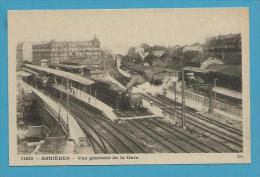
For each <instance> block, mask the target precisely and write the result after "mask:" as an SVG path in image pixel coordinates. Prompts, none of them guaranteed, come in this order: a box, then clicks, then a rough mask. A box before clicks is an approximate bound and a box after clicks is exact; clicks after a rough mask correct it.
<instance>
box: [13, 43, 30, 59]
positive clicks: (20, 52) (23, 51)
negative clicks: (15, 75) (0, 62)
mask: <svg viewBox="0 0 260 177" xmlns="http://www.w3.org/2000/svg"><path fill="white" fill-rule="evenodd" d="M16 60H19V61H25V60H27V61H32V44H31V43H29V42H20V43H18V44H17V46H16Z"/></svg>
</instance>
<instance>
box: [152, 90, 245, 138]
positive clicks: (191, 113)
mask: <svg viewBox="0 0 260 177" xmlns="http://www.w3.org/2000/svg"><path fill="white" fill-rule="evenodd" d="M157 97H158V98H160V99H161V100H164V101H165V100H166V101H167V102H168V103H169V104H176V103H175V101H174V100H172V99H170V98H168V97H165V96H163V95H158V96H157ZM177 105H178V106H181V103H178V102H177ZM186 110H188V111H189V114H190V115H193V116H195V117H199V118H200V119H202V120H204V121H206V122H208V123H211V124H213V125H216V126H218V127H221V128H222V129H224V130H226V131H229V132H231V133H234V134H236V135H238V136H243V131H242V130H240V129H237V128H235V127H231V126H228V125H227V124H224V123H222V122H220V121H217V120H215V119H212V118H210V117H207V116H205V115H202V114H198V113H196V110H194V109H192V108H190V107H187V106H186Z"/></svg>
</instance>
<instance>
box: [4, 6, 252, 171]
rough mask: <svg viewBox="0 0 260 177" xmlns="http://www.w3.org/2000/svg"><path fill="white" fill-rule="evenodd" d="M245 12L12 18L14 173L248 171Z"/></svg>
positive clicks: (46, 13) (15, 13)
mask: <svg viewBox="0 0 260 177" xmlns="http://www.w3.org/2000/svg"><path fill="white" fill-rule="evenodd" d="M248 13H249V11H248V8H193V9H192V8H178V9H175V8H169V9H120V10H112V9H103V10H101V9H96V10H87V9H85V10H83V9H82V10H11V11H8V66H9V71H8V73H9V80H8V82H9V84H8V86H9V143H10V144H9V147H10V149H9V164H10V165H11V166H31V165H41V166H44V165H123V164H207V163H250V162H251V153H250V105H249V103H250V101H249V94H250V93H249V91H250V83H249V78H250V77H249V73H250V70H249V16H248Z"/></svg>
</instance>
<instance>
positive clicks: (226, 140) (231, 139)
mask: <svg viewBox="0 0 260 177" xmlns="http://www.w3.org/2000/svg"><path fill="white" fill-rule="evenodd" d="M148 98H149V99H150V100H152V101H153V102H154V103H157V104H158V105H164V104H165V100H160V99H157V97H154V96H151V95H149V96H148ZM163 101H164V102H163ZM166 104H169V103H167V102H166ZM161 107H164V106H161ZM172 109H173V108H171V109H167V112H168V113H170V114H172V115H174V111H173V110H172ZM177 117H178V118H180V119H181V112H180V111H177ZM186 121H187V123H188V124H187V126H188V127H189V128H190V129H192V130H195V131H196V132H200V133H201V132H204V134H205V135H206V136H208V137H209V138H212V139H214V140H215V141H217V142H219V143H220V144H223V145H226V146H228V147H229V148H230V149H232V150H233V151H236V152H237V151H238V152H240V151H242V147H243V145H242V139H241V137H239V136H238V135H236V134H235V135H234V134H232V133H231V132H227V130H223V129H221V127H216V125H211V124H209V123H208V122H205V121H204V122H203V120H200V119H199V118H197V117H195V116H193V115H190V114H189V113H187V114H186ZM223 132H225V133H223Z"/></svg>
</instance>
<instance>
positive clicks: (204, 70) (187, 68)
mask: <svg viewBox="0 0 260 177" xmlns="http://www.w3.org/2000/svg"><path fill="white" fill-rule="evenodd" d="M183 70H184V71H191V72H195V73H209V71H208V70H206V69H201V68H197V67H190V66H186V67H184V68H183Z"/></svg>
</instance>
